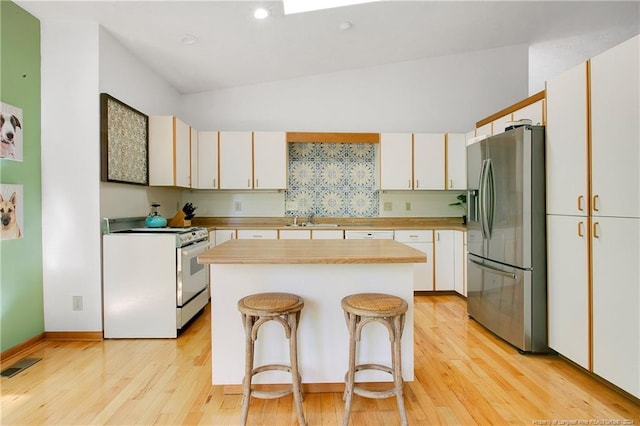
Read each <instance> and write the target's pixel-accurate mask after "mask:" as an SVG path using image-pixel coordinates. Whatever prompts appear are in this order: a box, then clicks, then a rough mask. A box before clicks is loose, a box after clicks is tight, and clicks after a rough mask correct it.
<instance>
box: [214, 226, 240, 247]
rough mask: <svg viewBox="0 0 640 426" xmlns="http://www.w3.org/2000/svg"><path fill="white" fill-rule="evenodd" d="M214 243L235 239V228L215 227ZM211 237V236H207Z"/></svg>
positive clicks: (218, 243)
mask: <svg viewBox="0 0 640 426" xmlns="http://www.w3.org/2000/svg"><path fill="white" fill-rule="evenodd" d="M215 235H216V236H215V245H217V246H219V245H220V244H222V243H224V242H226V241H229V240H235V238H236V230H235V229H216V231H215ZM209 239H211V237H209Z"/></svg>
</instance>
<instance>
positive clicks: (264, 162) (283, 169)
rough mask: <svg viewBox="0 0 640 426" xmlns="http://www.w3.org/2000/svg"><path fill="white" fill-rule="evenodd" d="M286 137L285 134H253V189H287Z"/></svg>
mask: <svg viewBox="0 0 640 426" xmlns="http://www.w3.org/2000/svg"><path fill="white" fill-rule="evenodd" d="M287 152H288V151H287V136H286V133H285V132H254V133H253V170H254V172H253V174H254V176H253V188H254V189H285V188H286V187H287V167H288V164H287V158H288V157H287Z"/></svg>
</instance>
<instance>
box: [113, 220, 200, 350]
mask: <svg viewBox="0 0 640 426" xmlns="http://www.w3.org/2000/svg"><path fill="white" fill-rule="evenodd" d="M144 219H145V218H144V217H142V218H129V219H105V221H104V222H103V233H104V235H103V238H102V243H103V244H102V246H103V247H102V248H103V308H104V309H103V310H104V337H105V338H166V337H169V338H171V337H177V333H178V331H179V330H181V329H182V328H183V327H184V326H185V325H186V324H187V323H188V322H189V321H190V320H191V319H192V318H193V317H194V316H195V315H196V314H197V313H198V312H200V311H202V309H204V307H205V306H206V305H207V304H208V303H209V270H208V268H206V267H205V265H202V264H199V263H198V255H200V254H202V253H203V252H205V251H206V250H208V249H209V238H208V237H209V232H208V230H207V228H201V227H190V228H145V227H144Z"/></svg>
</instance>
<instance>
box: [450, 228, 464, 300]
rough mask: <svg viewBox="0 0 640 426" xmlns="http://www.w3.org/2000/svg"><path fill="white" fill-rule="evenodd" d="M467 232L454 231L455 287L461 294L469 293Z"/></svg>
mask: <svg viewBox="0 0 640 426" xmlns="http://www.w3.org/2000/svg"><path fill="white" fill-rule="evenodd" d="M466 238H467V233H466V232H464V231H454V233H453V246H454V251H453V256H454V261H453V263H454V270H453V289H454V290H455V291H456V292H457V293H458V294H460V295H462V296H466V295H467V243H466Z"/></svg>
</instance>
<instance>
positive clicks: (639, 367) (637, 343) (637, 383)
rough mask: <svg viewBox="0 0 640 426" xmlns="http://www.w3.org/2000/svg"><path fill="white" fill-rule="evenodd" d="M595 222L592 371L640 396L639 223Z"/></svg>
mask: <svg viewBox="0 0 640 426" xmlns="http://www.w3.org/2000/svg"><path fill="white" fill-rule="evenodd" d="M592 220H593V224H592V257H593V261H592V262H593V264H592V267H593V272H592V273H593V313H592V315H593V372H594V373H595V374H597V375H598V376H600V377H602V378H604V379H606V380H608V381H610V382H611V383H613V384H615V385H616V386H618V387H620V388H621V389H623V390H625V391H626V392H629V393H630V394H632V395H635V396H636V397H638V398H640V309H638V304H639V303H640V266H639V265H640V261H639V259H640V219H638V218H614V217H597V218H596V217H593V218H592Z"/></svg>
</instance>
